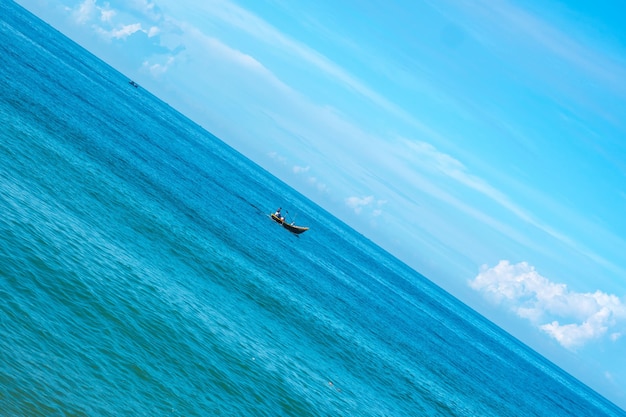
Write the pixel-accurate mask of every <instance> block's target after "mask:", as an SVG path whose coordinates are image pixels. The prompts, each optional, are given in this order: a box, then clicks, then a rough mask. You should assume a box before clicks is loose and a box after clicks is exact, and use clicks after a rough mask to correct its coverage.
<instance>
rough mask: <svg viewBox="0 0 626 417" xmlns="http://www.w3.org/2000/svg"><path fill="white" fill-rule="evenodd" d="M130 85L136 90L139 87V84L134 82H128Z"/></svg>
mask: <svg viewBox="0 0 626 417" xmlns="http://www.w3.org/2000/svg"><path fill="white" fill-rule="evenodd" d="M128 84H130V85H132V86H133V87H135V88H137V87H139V84H137V83H136V82H134V81H133V80H130V81H129V82H128Z"/></svg>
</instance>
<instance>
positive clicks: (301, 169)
mask: <svg viewBox="0 0 626 417" xmlns="http://www.w3.org/2000/svg"><path fill="white" fill-rule="evenodd" d="M309 169H311V167H308V166H306V167H301V166H298V165H295V166H294V167H293V173H294V174H303V173H305V172H309Z"/></svg>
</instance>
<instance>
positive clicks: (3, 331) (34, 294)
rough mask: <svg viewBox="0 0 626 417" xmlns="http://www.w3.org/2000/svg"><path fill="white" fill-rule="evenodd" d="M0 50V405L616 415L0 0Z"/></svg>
mask: <svg viewBox="0 0 626 417" xmlns="http://www.w3.org/2000/svg"><path fill="white" fill-rule="evenodd" d="M0 57H1V59H2V61H1V63H0V126H1V129H0V213H1V215H0V415H2V416H240V417H247V416H271V417H276V416H300V417H306V416H401V417H406V416H551V417H553V416H577V417H581V416H593V417H597V416H624V415H626V413H625V412H624V411H623V410H621V409H620V408H618V407H617V406H616V405H614V404H613V403H611V402H609V401H608V400H606V399H605V398H603V397H602V396H600V395H599V394H597V393H596V392H594V391H592V390H591V389H590V388H588V387H587V386H585V385H583V384H582V383H581V382H579V381H578V380H576V379H574V378H573V377H572V376H570V375H569V374H567V373H566V372H564V371H563V370H561V369H559V368H558V367H556V366H555V365H554V364H552V363H551V362H549V361H548V360H546V359H545V358H543V357H542V356H540V355H539V354H537V353H536V352H534V351H533V350H531V349H530V348H528V347H527V346H526V345H524V344H522V343H521V342H520V341H518V340H516V339H515V338H513V337H512V336H510V335H509V334H507V333H505V332H504V331H503V330H501V329H500V328H498V327H497V326H495V325H494V324H493V323H491V322H489V321H488V320H486V319H485V318H483V317H482V316H480V315H479V314H477V313H476V312H475V311H473V310H472V309H470V308H469V307H468V306H466V305H465V304H463V303H461V302H460V301H459V300H457V299H456V298H454V297H453V296H451V295H450V294H448V293H447V292H445V291H444V290H442V289H441V288H440V287H438V286H437V285H435V284H434V283H433V282H431V281H430V280H428V279H427V278H426V277H424V276H422V275H420V274H419V273H418V272H416V271H415V270H413V269H411V268H409V267H408V266H407V265H405V264H403V263H402V262H400V261H399V260H397V259H395V258H394V257H393V256H391V255H390V254H389V253H387V252H385V251H384V250H383V249H381V248H380V247H378V246H376V245H375V244H374V243H372V242H371V241H369V240H367V239H366V238H365V237H363V236H362V235H360V234H359V233H357V232H356V231H354V230H352V229H351V228H349V227H348V226H347V225H346V224H344V223H342V222H341V221H340V220H338V219H336V218H334V217H333V216H332V215H331V214H329V213H328V212H327V211H325V210H323V209H322V208H321V207H319V206H318V205H316V204H315V203H313V202H312V201H310V200H309V199H307V198H306V197H304V196H303V195H302V194H300V193H298V192H297V191H296V190H294V189H292V188H290V187H288V186H287V185H286V184H285V183H283V182H281V181H280V180H279V179H277V178H276V177H274V176H272V175H271V174H270V173H268V172H267V171H265V170H264V169H262V168H261V167H259V166H258V165H256V164H255V163H253V162H252V161H250V160H249V159H247V158H246V157H244V156H243V155H241V154H240V153H238V152H236V151H235V150H234V149H232V148H231V147H229V146H227V145H226V144H225V143H224V142H222V141H221V140H220V139H219V138H217V137H215V136H214V135H212V134H211V133H209V132H208V131H206V130H204V129H202V128H201V127H200V126H198V125H197V124H195V123H194V122H192V121H191V120H189V119H188V118H186V117H185V116H183V115H182V114H180V113H179V112H177V111H176V110H175V109H173V108H171V107H170V106H168V105H167V104H165V103H164V102H162V101H160V100H159V99H158V98H157V97H155V96H154V95H152V94H151V93H150V92H149V91H146V90H145V89H143V88H141V87H138V88H136V87H134V86H132V85H130V84H129V79H128V78H127V77H125V76H124V75H123V74H121V73H119V72H118V71H116V70H115V69H113V68H112V67H110V66H109V65H107V64H106V63H104V62H102V61H101V60H99V59H98V58H96V57H95V56H94V55H92V54H91V53H89V52H87V51H86V50H85V49H83V48H81V47H80V46H78V45H77V44H76V43H74V42H73V41H71V40H69V39H68V38H66V37H65V36H63V35H62V34H61V33H59V32H58V31H56V30H55V29H53V28H51V27H50V26H48V25H47V24H46V23H44V22H43V21H41V20H40V19H38V18H37V17H35V16H33V15H32V14H30V13H29V12H27V11H26V10H25V9H23V8H21V7H20V6H19V5H17V4H15V3H14V2H12V1H6V0H2V1H0ZM278 206H282V207H283V211H285V210H288V211H290V212H291V213H295V212H297V213H298V218H297V219H298V223H302V224H303V225H306V226H309V227H310V230H309V231H307V232H305V233H304V234H302V235H294V234H291V233H289V232H288V231H287V230H285V229H284V228H282V227H281V226H280V225H279V224H277V223H275V222H273V221H272V220H271V219H270V218H269V216H268V214H269V213H270V212H272V211H274V210H275V209H276V208H278Z"/></svg>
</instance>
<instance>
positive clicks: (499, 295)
mask: <svg viewBox="0 0 626 417" xmlns="http://www.w3.org/2000/svg"><path fill="white" fill-rule="evenodd" d="M469 284H470V286H471V287H472V288H473V289H475V290H476V291H479V292H481V293H483V295H485V296H486V297H487V298H489V299H491V300H492V301H493V302H495V303H496V304H500V305H503V306H505V307H507V308H510V309H511V310H512V311H514V312H515V313H516V314H517V315H518V316H519V317H522V318H525V319H528V320H530V321H531V322H532V323H534V324H535V325H537V326H538V328H540V329H541V330H542V331H544V332H546V333H547V334H548V335H550V336H551V337H552V338H554V339H555V340H557V341H558V342H559V343H560V344H561V345H562V346H564V347H566V348H575V347H578V346H582V345H584V344H585V343H587V342H588V341H591V340H594V339H599V338H600V337H602V336H604V335H605V334H607V332H608V331H609V329H611V328H614V327H616V326H618V325H620V324H621V323H623V322H624V321H626V305H624V303H623V302H622V300H620V298H619V297H617V296H615V295H612V294H606V293H604V292H602V291H596V292H593V293H580V292H575V291H571V290H569V289H568V288H567V285H565V284H562V283H554V282H551V281H550V280H548V279H547V278H545V277H543V276H541V275H540V274H539V273H538V272H537V271H536V270H535V268H534V267H532V266H531V265H529V264H528V263H526V262H520V263H518V264H511V263H510V262H509V261H504V260H503V261H500V262H499V263H498V264H497V265H496V266H494V267H492V268H489V267H487V266H486V265H484V266H483V267H482V268H481V271H480V273H479V274H478V275H477V276H476V277H475V278H474V279H473V280H472V281H470V283H469ZM620 336H621V333H620V332H617V331H615V332H613V333H611V334H610V335H609V339H610V340H613V341H615V340H617V339H618V338H619V337H620Z"/></svg>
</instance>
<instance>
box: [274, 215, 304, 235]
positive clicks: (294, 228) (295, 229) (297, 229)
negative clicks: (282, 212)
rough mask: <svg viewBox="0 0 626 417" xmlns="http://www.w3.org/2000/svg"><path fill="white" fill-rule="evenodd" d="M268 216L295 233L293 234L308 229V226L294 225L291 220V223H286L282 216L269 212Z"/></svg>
mask: <svg viewBox="0 0 626 417" xmlns="http://www.w3.org/2000/svg"><path fill="white" fill-rule="evenodd" d="M270 217H271V218H272V220H274V221H275V222H276V223H278V224H280V225H282V226H283V227H284V228H285V229H287V230H289V231H290V232H291V233H295V234H297V235H299V234H300V233H304V232H306V231H307V230H309V228H308V227H304V226H296V225H295V224H294V223H293V222H292V223H287V222H286V221H285V218H284V217H278V216H277V215H276V214H274V213H272V214H270Z"/></svg>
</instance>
